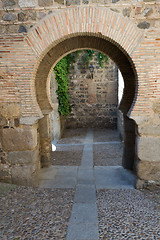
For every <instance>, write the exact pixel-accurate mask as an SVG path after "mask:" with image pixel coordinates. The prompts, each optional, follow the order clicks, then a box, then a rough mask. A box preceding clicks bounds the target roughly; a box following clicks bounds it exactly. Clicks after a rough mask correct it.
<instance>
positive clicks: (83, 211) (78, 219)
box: [70, 203, 97, 223]
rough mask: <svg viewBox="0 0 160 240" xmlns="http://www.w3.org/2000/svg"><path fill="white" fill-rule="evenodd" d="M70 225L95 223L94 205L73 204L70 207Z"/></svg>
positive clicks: (95, 207) (95, 208)
mask: <svg viewBox="0 0 160 240" xmlns="http://www.w3.org/2000/svg"><path fill="white" fill-rule="evenodd" d="M70 222H71V223H97V205H96V203H75V204H74V205H73V207H72V214H71V218H70Z"/></svg>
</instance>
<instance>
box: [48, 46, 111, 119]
mask: <svg viewBox="0 0 160 240" xmlns="http://www.w3.org/2000/svg"><path fill="white" fill-rule="evenodd" d="M94 53H95V51H94V50H85V54H84V56H83V63H84V64H85V65H86V66H87V67H88V66H89V63H90V61H91V60H92V58H93V55H94ZM78 54H79V51H76V52H75V53H74V54H68V55H67V56H65V57H64V58H62V59H61V60H60V61H59V62H58V63H57V64H56V66H55V67H54V69H53V71H54V73H55V78H56V80H57V83H58V89H57V91H56V93H57V95H58V101H59V108H58V111H59V113H60V114H61V115H62V116H65V117H66V116H67V115H69V114H70V112H71V110H72V106H71V105H70V103H69V95H68V74H69V72H70V66H71V64H72V63H73V62H74V60H75V57H77V56H78ZM104 62H108V57H107V56H106V55H104V54H103V53H100V52H98V64H99V67H101V68H102V67H103V64H104Z"/></svg>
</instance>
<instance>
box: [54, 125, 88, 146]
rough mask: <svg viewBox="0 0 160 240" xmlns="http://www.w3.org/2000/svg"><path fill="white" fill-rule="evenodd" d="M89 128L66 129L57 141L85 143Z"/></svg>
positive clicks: (59, 142)
mask: <svg viewBox="0 0 160 240" xmlns="http://www.w3.org/2000/svg"><path fill="white" fill-rule="evenodd" d="M86 131H87V129H85V128H78V129H65V131H64V133H63V136H62V138H61V139H60V140H59V141H58V142H57V143H58V144H66V143H67V144H75V143H84V139H85V136H86Z"/></svg>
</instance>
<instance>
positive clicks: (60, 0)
mask: <svg viewBox="0 0 160 240" xmlns="http://www.w3.org/2000/svg"><path fill="white" fill-rule="evenodd" d="M54 2H56V3H58V4H64V0H54Z"/></svg>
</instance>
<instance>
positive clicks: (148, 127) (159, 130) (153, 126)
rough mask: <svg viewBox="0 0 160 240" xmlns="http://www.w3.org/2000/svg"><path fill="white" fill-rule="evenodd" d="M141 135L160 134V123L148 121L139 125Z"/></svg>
mask: <svg viewBox="0 0 160 240" xmlns="http://www.w3.org/2000/svg"><path fill="white" fill-rule="evenodd" d="M138 132H139V134H140V135H150V136H160V123H158V122H157V123H152V122H150V123H147V124H141V125H138Z"/></svg>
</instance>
